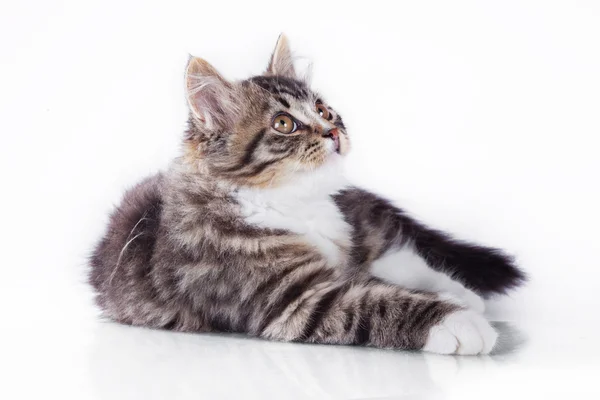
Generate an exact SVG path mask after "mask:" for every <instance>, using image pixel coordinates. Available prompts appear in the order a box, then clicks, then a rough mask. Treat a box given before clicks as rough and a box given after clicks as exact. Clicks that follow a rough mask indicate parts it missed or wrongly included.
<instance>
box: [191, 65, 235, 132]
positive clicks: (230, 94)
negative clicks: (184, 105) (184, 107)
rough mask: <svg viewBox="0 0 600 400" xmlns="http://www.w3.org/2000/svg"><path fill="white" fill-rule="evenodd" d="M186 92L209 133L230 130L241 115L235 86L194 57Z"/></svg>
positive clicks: (195, 113)
mask: <svg viewBox="0 0 600 400" xmlns="http://www.w3.org/2000/svg"><path fill="white" fill-rule="evenodd" d="M185 90H186V97H187V101H188V105H189V107H190V111H191V112H192V115H193V117H194V119H196V120H197V121H198V122H199V123H200V124H203V125H204V126H205V127H206V128H207V129H219V128H227V127H228V126H230V125H231V124H232V123H233V120H234V118H235V116H236V115H239V107H238V104H237V102H236V99H235V95H234V89H233V86H232V85H231V83H229V82H228V81H227V80H226V79H225V78H223V77H222V76H221V75H220V74H219V73H218V72H217V70H216V69H215V68H214V67H213V66H212V65H210V64H209V63H208V62H206V61H204V60H203V59H201V58H197V57H190V59H189V61H188V65H187V69H186V73H185Z"/></svg>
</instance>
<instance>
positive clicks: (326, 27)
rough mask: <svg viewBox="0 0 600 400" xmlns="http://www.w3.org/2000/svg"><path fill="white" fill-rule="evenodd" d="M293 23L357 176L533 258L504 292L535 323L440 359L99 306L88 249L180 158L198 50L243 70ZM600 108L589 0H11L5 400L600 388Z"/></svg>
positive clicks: (419, 395) (1, 28)
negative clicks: (161, 327)
mask: <svg viewBox="0 0 600 400" xmlns="http://www.w3.org/2000/svg"><path fill="white" fill-rule="evenodd" d="M282 31H283V32H285V33H287V35H288V37H289V39H290V41H291V44H292V47H293V49H294V50H295V54H296V55H297V56H302V57H307V58H308V59H309V60H310V61H312V62H313V63H314V80H313V82H314V86H315V87H316V88H318V89H319V90H320V91H321V92H323V93H324V95H325V96H326V97H327V99H328V101H329V102H330V103H331V104H332V105H333V106H334V107H336V108H337V109H338V110H339V111H340V112H341V113H342V115H343V116H344V119H345V122H346V124H347V126H348V127H349V132H350V134H351V137H352V140H353V144H354V150H353V152H352V154H351V155H350V156H349V158H348V171H349V175H350V176H352V177H353V178H354V180H355V181H356V182H357V183H360V184H362V185H364V186H367V187H368V188H370V189H373V190H376V191H378V192H380V193H382V194H385V195H386V196H388V197H390V198H392V199H394V200H396V201H397V202H398V203H399V204H401V205H403V206H404V207H405V208H406V209H408V210H410V211H411V212H412V213H413V214H414V215H417V216H418V217H419V218H421V219H423V220H425V221H427V222H428V223H429V224H431V225H434V226H436V227H438V228H442V229H446V230H448V231H451V232H453V233H455V234H457V235H459V236H460V237H463V238H466V239H471V240H477V241H479V242H482V243H486V244H492V245H496V246H500V247H504V248H506V249H508V250H509V251H511V252H513V253H515V254H516V255H517V256H518V257H519V261H520V264H521V265H522V267H523V268H524V269H525V270H526V271H527V272H528V273H529V274H530V276H531V282H530V284H529V285H528V286H527V287H526V288H524V289H522V290H520V291H518V292H515V293H513V294H512V295H511V297H510V298H505V299H502V300H496V301H493V302H491V303H490V304H488V315H489V316H490V317H491V318H493V319H498V320H508V321H512V323H513V324H514V326H515V327H516V328H517V330H518V331H515V332H513V335H512V336H513V339H512V342H515V341H516V340H515V339H514V337H515V336H519V335H520V336H521V337H525V338H526V341H525V343H524V344H522V345H521V346H517V347H518V348H516V349H515V351H514V352H512V353H510V354H500V355H496V356H492V357H485V358H476V357H474V358H451V357H436V356H427V357H424V356H423V355H420V354H409V353H402V352H392V351H380V350H368V349H355V348H343V347H324V346H301V345H297V344H281V343H267V342H261V341H255V340H249V339H244V338H234V337H223V336H220V335H214V336H213V335H210V336H206V335H204V336H202V335H181V334H174V333H168V332H153V331H148V330H143V329H134V328H127V327H120V326H116V325H113V324H110V323H99V322H98V320H97V318H96V310H95V309H94V308H93V307H92V306H91V304H92V303H91V295H90V293H89V290H88V289H87V287H86V285H85V284H84V282H85V274H84V271H85V264H86V256H87V255H88V254H89V252H90V249H91V248H92V246H93V244H94V241H95V240H96V239H97V238H98V237H99V235H100V234H101V232H102V231H103V229H104V224H105V222H106V216H107V213H108V212H109V210H110V209H111V205H112V204H114V203H115V202H117V201H118V199H119V197H120V195H121V193H122V192H123V190H124V189H125V188H126V187H128V186H130V185H132V184H133V183H135V182H136V181H137V180H138V179H140V178H141V177H143V176H145V175H147V174H149V173H152V172H154V171H156V170H158V169H161V168H164V167H165V166H166V165H167V164H168V162H169V160H170V159H171V158H173V157H174V156H176V155H177V154H178V151H179V140H180V138H181V136H182V131H183V129H184V126H185V121H186V115H187V111H186V108H185V103H184V96H183V84H182V83H183V81H182V78H183V69H184V66H185V63H186V60H187V57H188V54H189V53H191V54H193V55H196V56H200V57H203V58H205V59H207V60H209V61H210V62H211V63H212V64H213V65H215V66H216V67H217V68H218V69H219V70H220V71H221V72H222V73H223V74H224V75H226V76H227V77H229V78H231V79H241V78H244V77H247V76H249V75H252V74H258V73H260V72H261V71H262V70H263V69H264V68H265V66H266V63H267V60H268V57H269V55H270V52H271V50H272V48H273V46H274V44H275V41H276V38H277V36H278V34H279V33H280V32H282ZM599 110H600V3H599V2H597V1H592V0H590V1H583V0H570V1H567V0H565V1H549V0H545V1H513V0H503V1H497V2H492V1H487V2H484V1H481V2H465V1H436V2H433V1H411V2H389V3H383V2H377V1H369V2H356V3H354V2H351V1H345V2H326V1H321V2H312V1H295V2H283V1H279V2H275V1H273V2H268V1H259V0H252V1H246V2H240V3H230V2H227V1H203V0H194V1H188V2H178V1H169V2H151V1H144V2H141V1H140V2H133V1H98V2H95V1H94V2H92V1H81V0H80V1H41V0H40V1H20V2H16V1H15V2H8V1H5V2H2V4H1V5H0V132H1V135H2V140H1V141H0V178H1V180H0V182H1V187H2V195H1V196H0V202H1V204H0V205H1V207H0V211H1V213H2V217H1V222H0V235H1V238H0V239H1V240H0V244H1V250H2V251H1V258H0V260H1V261H0V268H1V275H0V307H1V308H0V311H1V312H2V316H1V318H0V321H1V322H0V328H1V329H0V335H1V336H2V338H1V342H0V346H1V355H0V359H2V362H1V363H0V369H2V371H0V373H1V375H0V376H2V383H1V384H0V397H1V398H3V399H18V398H32V399H33V398H36V399H38V398H61V399H64V398H77V399H88V398H90V399H119V398H156V399H160V398H166V399H177V398H188V397H189V398H194V399H197V398H203V399H213V398H257V399H268V398H274V399H283V398H285V399H296V398H298V399H303V398H315V399H330V398H331V399H337V398H352V399H359V398H380V399H382V398H386V399H391V398H410V399H425V398H463V399H464V398H471V397H474V398H475V397H476V398H506V397H508V396H512V397H513V398H533V397H531V396H534V395H535V396H536V397H535V398H537V396H541V395H542V394H548V393H553V394H560V395H561V396H565V395H573V396H575V397H574V398H577V397H576V396H577V395H579V394H583V393H586V394H589V393H598V392H599V391H600V389H599V388H598V387H597V386H596V381H597V379H598V376H599V372H600V366H599V364H600V361H599V360H600V340H599V337H600V317H599V315H600V312H599V311H598V307H599V306H600V301H599V300H598V293H597V292H598V290H597V287H598V279H599V278H600V265H599V264H600V263H599V262H598V238H599V233H598V224H599V222H600V211H599V207H598V205H599V204H600V183H599V181H600V179H599V176H598V175H599V173H600V161H599V157H598V152H599V146H598V139H597V137H598V135H599V134H600V112H599ZM513 347H515V346H513ZM402 396H406V397H402ZM482 396H485V397H482Z"/></svg>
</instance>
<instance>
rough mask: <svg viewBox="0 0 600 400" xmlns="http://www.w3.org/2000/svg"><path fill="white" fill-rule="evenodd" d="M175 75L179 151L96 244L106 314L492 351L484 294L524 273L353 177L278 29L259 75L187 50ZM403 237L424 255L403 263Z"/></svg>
mask: <svg viewBox="0 0 600 400" xmlns="http://www.w3.org/2000/svg"><path fill="white" fill-rule="evenodd" d="M185 79H186V80H185V82H186V93H187V100H188V104H189V108H190V117H189V126H188V129H187V132H186V134H185V137H184V140H183V154H182V155H181V156H180V157H179V158H177V159H175V160H174V161H173V163H172V165H171V167H170V168H169V170H168V171H166V172H164V173H162V174H158V175H156V176H152V177H150V178H147V179H146V180H144V181H142V182H140V183H139V184H138V185H137V186H135V187H134V188H132V189H131V190H129V191H128V192H127V193H126V194H125V197H124V198H123V200H122V203H121V204H120V205H119V206H118V207H117V209H116V210H115V211H114V212H113V214H112V215H111V218H110V222H109V226H108V230H107V232H106V234H105V236H104V237H103V238H102V240H101V241H100V243H99V244H98V245H97V247H96V249H95V251H94V253H93V256H92V257H91V271H90V276H89V280H90V283H91V285H92V286H93V287H94V289H95V291H96V293H97V303H98V304H99V306H100V307H101V308H102V310H103V311H104V313H105V315H106V316H107V317H108V318H111V319H113V320H115V321H118V322H121V323H124V324H131V325H139V326H147V327H153V328H163V329H172V330H175V331H185V332H240V333H246V334H248V335H251V336H255V337H261V338H265V339H272V340H282V341H293V342H308V343H332V344H353V345H366V346H374V347H380V348H392V349H422V350H425V351H430V352H436V353H443V354H486V353H489V352H490V350H491V349H492V348H493V346H494V343H495V342H496V337H497V335H496V332H495V331H494V329H493V328H492V327H491V326H490V324H489V323H488V322H487V321H486V319H485V318H484V317H483V316H482V315H481V312H482V311H483V302H482V300H481V297H480V296H488V295H493V294H501V293H504V292H505V291H506V290H508V289H510V288H513V287H516V286H518V285H519V284H521V283H522V282H523V281H524V275H523V273H522V272H521V271H519V269H517V268H516V267H515V265H514V264H513V261H512V260H511V259H510V258H509V257H508V256H506V255H505V254H504V253H503V252H501V251H500V250H496V249H490V248H485V247H481V246H477V245H473V244H469V243H465V242H462V241H458V240H455V239H453V238H451V237H450V236H448V235H447V234H445V233H442V232H440V231H437V230H433V229H430V228H428V227H426V226H425V225H423V224H421V223H419V222H417V221H415V220H414V219H412V218H411V217H410V216H408V215H407V214H406V213H405V212H404V211H403V210H401V209H398V208H396V207H394V206H393V205H392V204H390V203H389V202H388V201H386V200H384V199H382V198H380V197H378V196H377V195H375V194H372V193H369V192H367V191H365V190H363V189H360V188H358V187H354V186H352V185H350V184H349V183H348V182H347V181H346V180H345V179H344V177H343V173H342V167H341V162H342V159H343V157H344V156H345V155H346V154H347V153H348V151H349V149H350V141H349V138H348V134H347V132H346V127H345V126H344V123H343V121H342V118H341V116H340V115H339V114H338V113H337V112H336V111H335V110H334V109H333V108H332V107H331V106H330V105H329V104H328V103H327V102H326V101H325V99H324V98H323V97H321V96H320V95H319V94H317V93H316V92H314V91H313V90H311V89H310V88H309V86H308V84H307V83H306V82H305V81H304V80H302V79H300V78H299V77H298V75H297V74H296V71H295V68H294V66H293V63H292V58H291V54H290V49H289V47H288V42H287V40H286V38H285V37H284V36H281V37H280V38H279V40H278V42H277V45H276V48H275V51H274V53H273V55H272V57H271V60H270V63H269V66H268V68H267V71H266V73H264V74H263V75H259V76H254V77H252V78H250V79H246V80H242V81H238V82H230V81H228V80H226V79H225V78H223V77H222V76H221V75H220V74H219V73H218V72H217V71H216V70H215V69H214V68H213V67H212V66H211V65H209V64H208V63H207V62H206V61H204V60H202V59H199V58H191V59H190V60H189V62H188V66H187V73H186V78H185ZM407 251H409V252H411V253H412V254H415V255H417V256H419V257H420V258H421V259H422V260H423V262H422V264H421V265H420V266H417V267H414V266H409V265H408V264H407V265H403V262H404V260H405V255H403V254H405V253H406V252H407ZM386 268H387V270H388V272H386ZM390 268H391V272H389V270H390ZM373 271H376V272H377V273H378V275H379V277H377V276H375V275H374V274H373ZM394 275H395V281H396V282H395V283H392V281H391V278H394ZM382 277H383V278H382Z"/></svg>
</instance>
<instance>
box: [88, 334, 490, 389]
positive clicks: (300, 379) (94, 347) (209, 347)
mask: <svg viewBox="0 0 600 400" xmlns="http://www.w3.org/2000/svg"><path fill="white" fill-rule="evenodd" d="M494 363H495V361H494V357H493V356H491V357H468V358H467V357H465V358H456V357H444V356H436V355H430V354H424V353H418V352H400V351H385V350H377V349H369V348H357V347H345V346H319V345H301V344H290V343H276V342H267V341H262V340H256V339H250V338H245V337H240V336H236V335H212V334H211V335H208V334H202V335H195V334H182V333H173V332H167V331H157V330H148V329H143V328H134V327H126V326H119V325H116V324H113V323H108V322H107V323H99V324H97V326H96V328H95V329H94V332H93V341H92V343H91V347H90V352H89V373H90V376H91V380H92V382H93V387H94V391H95V392H96V393H97V394H98V396H99V398H102V399H121V398H123V399H126V398H127V399H129V398H145V399H148V398H150V399H165V398H177V399H187V398H190V399H192V398H193V399H197V398H237V397H239V396H241V395H242V394H243V396H244V398H249V399H280V398H281V399H284V398H285V399H307V398H314V399H338V398H343V399H363V398H365V399H366V398H368V399H374V398H386V399H389V398H397V397H398V396H404V397H402V398H413V399H431V398H440V397H443V390H442V389H443V386H444V385H446V384H447V383H448V382H451V381H452V379H453V378H454V377H455V376H456V374H457V373H458V371H459V369H460V368H461V367H463V366H465V365H468V366H469V367H470V368H488V369H489V368H490V367H491V366H493V364H494ZM406 396H408V397H406Z"/></svg>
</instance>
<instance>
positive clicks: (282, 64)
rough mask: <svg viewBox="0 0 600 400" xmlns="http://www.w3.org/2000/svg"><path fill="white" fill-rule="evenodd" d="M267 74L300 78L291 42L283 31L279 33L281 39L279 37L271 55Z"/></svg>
mask: <svg viewBox="0 0 600 400" xmlns="http://www.w3.org/2000/svg"><path fill="white" fill-rule="evenodd" d="M266 74H267V75H277V76H285V77H286V78H292V79H298V76H297V75H296V70H295V69H294V63H293V60H292V52H291V50H290V46H289V42H288V39H287V37H286V36H285V35H284V34H283V33H282V34H281V35H279V39H277V44H276V45H275V50H273V54H272V55H271V61H270V62H269V66H268V67H267V72H266Z"/></svg>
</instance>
